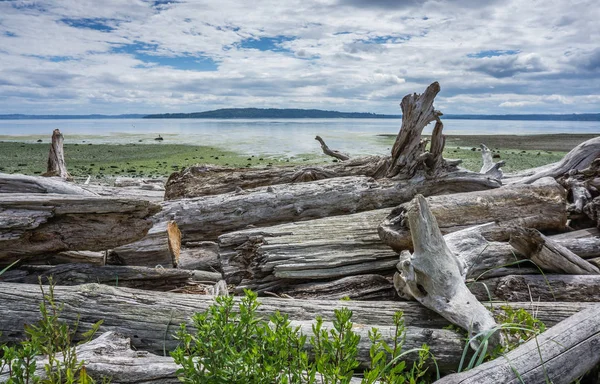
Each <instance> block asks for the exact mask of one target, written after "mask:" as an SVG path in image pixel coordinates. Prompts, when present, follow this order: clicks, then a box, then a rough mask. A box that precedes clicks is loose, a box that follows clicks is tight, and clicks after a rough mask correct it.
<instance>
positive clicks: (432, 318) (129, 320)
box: [0, 283, 590, 369]
mask: <svg viewBox="0 0 600 384" xmlns="http://www.w3.org/2000/svg"><path fill="white" fill-rule="evenodd" d="M54 297H55V301H56V303H58V304H64V308H63V311H62V314H61V319H63V320H65V321H75V320H77V319H79V328H78V329H79V331H80V332H85V331H86V330H88V329H90V327H91V326H92V325H93V324H94V323H95V322H97V321H98V320H101V319H102V320H104V323H103V324H102V325H101V327H100V331H101V332H107V331H115V332H120V333H122V334H124V335H126V336H128V337H131V341H132V344H133V346H134V347H135V348H136V349H138V350H147V351H150V352H154V353H160V354H162V353H163V350H164V349H166V350H167V351H171V350H173V349H174V348H175V347H176V346H177V344H178V341H177V340H175V339H174V338H173V333H174V332H175V331H176V330H177V329H178V325H179V324H180V323H183V322H186V323H187V324H188V325H190V326H191V321H190V318H191V316H192V314H193V313H194V312H202V311H205V310H206V309H207V308H208V307H209V306H210V305H211V304H213V303H214V300H213V298H211V297H209V296H201V295H186V294H177V293H169V292H150V291H143V290H136V289H130V288H115V287H110V286H106V285H99V284H86V285H80V286H73V287H66V286H57V287H55V288H54ZM41 300H42V294H41V292H40V288H39V286H38V285H30V284H13V283H2V284H0V302H1V303H2V305H1V306H0V332H1V335H0V343H1V342H6V341H18V340H20V339H21V338H23V336H24V328H23V327H24V325H25V324H32V323H34V322H36V321H38V320H39V311H38V307H39V303H40V301H41ZM236 300H239V299H237V298H236ZM260 301H261V302H262V305H261V306H260V307H259V308H258V310H257V313H258V314H259V315H260V316H264V317H268V316H270V315H271V314H273V313H274V312H275V311H280V312H281V313H282V314H288V315H289V317H290V320H295V321H312V320H314V319H315V317H316V316H317V315H320V316H322V317H323V319H324V320H325V321H331V320H333V318H334V310H335V309H339V308H342V307H346V308H348V309H350V310H352V312H353V318H352V320H353V322H354V323H355V325H356V328H364V331H365V332H366V330H367V329H368V328H370V327H371V326H377V327H378V328H379V329H380V330H381V331H382V333H383V334H384V335H386V334H387V335H389V334H391V333H390V332H393V328H394V326H393V318H394V313H395V312H396V311H403V312H404V319H405V323H406V325H407V326H408V330H407V343H406V345H405V347H406V348H410V347H412V346H415V347H420V346H421V345H422V344H423V343H427V344H428V345H430V346H431V352H432V353H433V354H434V355H435V356H436V359H438V363H439V364H440V365H442V366H444V367H446V368H447V369H456V364H457V363H458V360H459V359H460V355H461V353H462V350H463V345H464V341H463V337H462V336H461V335H459V334H457V333H454V332H452V331H447V330H442V329H441V328H442V327H445V326H447V325H448V322H447V321H445V320H444V319H442V318H441V317H439V316H438V315H436V314H435V313H434V312H432V311H430V310H428V309H426V308H424V307H423V306H422V305H420V304H418V303H413V302H397V301H396V302H393V301H392V302H389V301H387V302H386V301H383V302H381V301H378V302H364V301H363V302H357V301H331V300H290V299H275V298H262V299H261V300H260ZM81 303H85V305H84V306H82V305H81ZM532 305H534V310H535V311H536V315H537V318H539V319H540V320H541V321H543V322H544V323H546V324H547V325H549V326H550V325H552V324H555V323H556V322H558V321H560V320H563V319H564V318H566V317H568V316H570V315H572V314H573V313H575V312H577V311H579V310H581V309H583V308H587V307H589V306H590V303H539V304H537V303H536V304H532V303H510V306H511V307H513V308H530V307H531V306H532ZM496 309H497V310H499V309H498V308H496ZM361 324H362V326H361ZM364 325H367V326H368V327H365V326H364ZM78 337H81V334H80V333H78V334H77V335H76V337H75V339H77V338H78ZM388 341H390V340H388ZM363 342H364V343H365V344H368V337H366V335H365V337H363ZM362 358H365V357H364V356H363V357H362ZM363 361H365V360H363Z"/></svg>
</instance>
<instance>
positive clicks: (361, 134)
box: [0, 119, 600, 156]
mask: <svg viewBox="0 0 600 384" xmlns="http://www.w3.org/2000/svg"><path fill="white" fill-rule="evenodd" d="M400 123H401V121H400V120H399V119H293V120H291V119H289V120H285V119H281V120H267V119H259V120H237V119H236V120H208V119H98V120H95V119H87V120H1V121H0V140H3V141H26V142H36V141H37V140H38V139H43V140H44V142H48V140H49V138H50V136H51V134H52V130H53V129H55V128H59V129H60V130H61V132H62V133H63V134H64V135H65V143H81V142H83V141H85V142H86V143H94V144H100V143H113V144H140V143H141V144H157V145H160V143H161V142H157V141H155V140H154V138H156V137H157V136H158V135H159V134H160V135H161V136H162V137H163V138H164V141H162V143H169V144H192V145H208V146H215V147H220V148H224V149H230V150H233V151H237V152H242V153H247V154H256V153H260V154H265V155H290V156H292V155H297V154H301V153H319V152H320V147H319V145H318V143H317V142H316V141H315V140H314V138H315V136H316V135H320V136H321V137H323V139H324V140H325V141H326V142H327V144H328V145H329V146H330V147H331V148H335V149H338V150H340V151H342V152H347V153H349V154H351V155H359V154H361V155H363V154H384V153H389V150H390V148H389V147H390V145H389V143H390V140H386V139H383V138H381V137H378V136H377V135H380V134H396V133H398V130H399V129H400ZM431 129H433V124H430V125H429V126H428V127H427V128H426V129H425V131H424V132H425V133H426V134H427V133H431ZM444 133H446V134H455V135H469V134H471V135H485V134H490V135H494V134H521V135H522V134H549V133H600V122H594V121H591V122H588V121H573V122H570V121H500V120H444Z"/></svg>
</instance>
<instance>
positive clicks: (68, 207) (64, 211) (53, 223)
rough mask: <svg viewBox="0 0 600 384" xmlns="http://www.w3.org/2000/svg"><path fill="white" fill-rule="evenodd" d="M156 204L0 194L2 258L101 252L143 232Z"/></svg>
mask: <svg viewBox="0 0 600 384" xmlns="http://www.w3.org/2000/svg"><path fill="white" fill-rule="evenodd" d="M159 210H160V207H159V206H157V205H154V204H151V203H149V202H147V201H136V200H125V199H112V198H104V197H94V196H73V195H54V194H27V195H23V194H0V262H2V261H3V260H4V259H7V258H9V257H17V258H26V257H28V256H30V255H39V254H45V253H51V252H62V251H79V250H88V251H102V250H105V249H108V248H115V247H117V246H120V245H123V244H127V243H131V242H133V241H137V240H139V239H141V238H142V237H144V236H145V235H146V233H147V232H148V230H149V229H150V227H151V226H152V222H151V220H150V219H149V218H150V217H151V216H152V215H154V214H155V213H156V212H158V211H159Z"/></svg>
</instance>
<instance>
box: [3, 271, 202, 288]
mask: <svg viewBox="0 0 600 384" xmlns="http://www.w3.org/2000/svg"><path fill="white" fill-rule="evenodd" d="M38 278H41V279H42V281H43V282H47V281H48V278H52V282H53V283H54V284H56V285H79V284H86V283H99V284H106V285H111V286H115V287H128V288H138V289H147V290H150V291H168V290H171V289H175V288H179V287H182V286H185V285H186V284H187V283H188V282H189V281H190V280H191V279H193V278H194V274H193V273H192V272H191V271H186V270H180V269H173V268H171V269H164V268H147V267H134V266H115V265H106V266H101V267H98V266H94V265H91V264H62V265H59V266H49V265H21V266H19V267H18V269H11V270H9V271H7V272H5V273H4V274H3V275H2V276H0V281H1V282H11V283H21V284H23V283H25V284H36V283H37V282H38Z"/></svg>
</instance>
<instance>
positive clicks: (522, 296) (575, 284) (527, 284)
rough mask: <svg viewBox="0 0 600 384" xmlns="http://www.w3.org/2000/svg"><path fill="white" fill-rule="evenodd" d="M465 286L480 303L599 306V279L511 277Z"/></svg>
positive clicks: (535, 276) (571, 276)
mask: <svg viewBox="0 0 600 384" xmlns="http://www.w3.org/2000/svg"><path fill="white" fill-rule="evenodd" d="M467 285H468V287H469V289H470V290H471V292H473V294H474V295H475V296H476V297H477V298H478V299H479V300H482V301H487V300H490V298H491V299H492V300H500V301H527V300H533V301H534V302H537V301H573V302H600V276H598V275H587V276H579V275H540V274H536V275H510V276H503V277H496V278H491V279H485V280H479V281H477V282H473V283H468V284H467ZM484 285H485V286H484Z"/></svg>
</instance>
